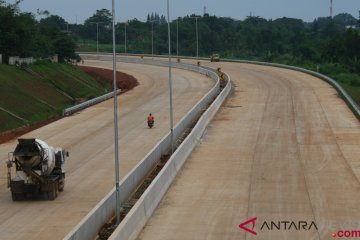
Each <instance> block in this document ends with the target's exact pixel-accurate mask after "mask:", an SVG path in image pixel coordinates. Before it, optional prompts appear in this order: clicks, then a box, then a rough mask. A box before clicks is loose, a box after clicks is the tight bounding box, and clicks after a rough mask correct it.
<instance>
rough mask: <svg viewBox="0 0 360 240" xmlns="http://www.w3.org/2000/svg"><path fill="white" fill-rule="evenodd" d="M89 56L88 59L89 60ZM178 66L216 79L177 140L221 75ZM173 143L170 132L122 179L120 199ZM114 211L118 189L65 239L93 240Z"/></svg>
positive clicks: (176, 130)
mask: <svg viewBox="0 0 360 240" xmlns="http://www.w3.org/2000/svg"><path fill="white" fill-rule="evenodd" d="M88 57H89V58H92V59H94V60H99V59H100V60H104V61H108V60H109V58H106V57H105V58H103V57H98V56H88ZM89 58H87V59H89ZM120 60H121V61H129V62H133V60H131V59H129V60H126V59H119V61H120ZM136 63H143V64H152V63H154V65H158V66H167V63H166V62H160V61H153V60H150V61H149V60H147V61H143V60H139V61H136ZM178 67H179V68H180V67H181V68H183V69H188V70H193V71H197V72H200V73H203V74H207V75H208V76H209V77H210V78H211V79H213V80H214V82H215V85H214V87H213V88H212V89H211V90H210V91H209V92H208V93H207V94H206V95H205V96H204V97H203V98H202V99H201V100H200V101H199V102H198V103H197V104H196V105H195V106H194V107H193V108H192V109H191V110H190V111H189V113H188V114H186V115H185V116H184V117H183V118H182V119H181V120H180V122H179V123H178V124H177V125H176V126H175V128H174V139H177V138H179V137H180V136H181V134H182V133H183V132H184V131H185V130H186V129H187V128H188V127H189V125H190V123H191V122H193V121H194V120H195V119H196V118H197V117H199V115H200V114H201V112H202V110H203V109H204V108H206V107H207V106H208V105H209V104H210V102H211V100H212V99H214V98H215V96H216V95H218V93H219V92H220V86H219V77H218V75H217V74H216V71H215V70H209V69H205V68H202V67H199V66H195V65H190V64H178ZM170 146H171V139H170V133H169V134H167V135H166V136H165V137H164V138H163V139H162V140H161V141H160V142H159V143H158V144H157V145H156V146H155V147H154V148H153V149H152V150H151V151H150V152H149V153H148V154H147V155H146V156H145V158H144V159H143V160H141V161H140V162H139V163H138V164H137V165H136V166H135V167H134V168H133V169H132V170H131V171H130V172H129V173H128V174H127V175H126V176H125V177H124V178H123V179H122V180H121V182H120V202H121V203H123V202H125V201H126V200H127V198H128V197H129V196H130V194H131V193H132V192H133V191H134V190H135V188H136V187H137V186H139V185H140V183H141V182H142V180H143V178H144V177H145V176H146V174H148V173H149V172H150V170H151V169H152V168H153V167H154V165H155V164H156V162H157V161H158V160H159V159H160V157H161V156H162V155H163V154H165V153H166V152H167V151H168V149H169V148H170ZM114 210H115V189H113V190H112V191H111V192H110V193H109V194H108V195H107V196H106V197H105V198H104V199H102V201H101V202H100V203H99V204H97V205H96V207H95V208H94V209H93V210H92V211H91V212H90V213H89V214H87V216H86V217H85V218H84V219H82V221H81V222H80V223H79V224H78V225H77V226H76V227H75V228H74V229H73V230H72V231H71V232H70V233H69V234H68V235H67V236H66V237H65V238H64V239H71V240H75V239H76V240H82V239H93V238H94V237H95V236H96V235H97V233H98V232H99V230H100V229H101V227H102V226H103V224H104V223H105V222H106V221H107V220H108V219H109V218H110V217H111V216H112V215H113V214H114Z"/></svg>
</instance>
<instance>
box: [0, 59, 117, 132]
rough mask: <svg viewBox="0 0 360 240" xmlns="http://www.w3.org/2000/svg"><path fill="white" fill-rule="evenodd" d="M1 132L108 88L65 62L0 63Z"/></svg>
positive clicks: (59, 111)
mask: <svg viewBox="0 0 360 240" xmlns="http://www.w3.org/2000/svg"><path fill="white" fill-rule="evenodd" d="M0 72H1V74H0V107H1V108H2V111H0V132H1V131H5V130H8V129H13V128H17V127H20V126H23V125H29V124H33V123H35V122H38V121H42V120H44V119H49V118H53V117H56V116H59V115H61V114H62V111H63V109H65V108H67V107H70V106H72V105H74V104H76V103H79V102H83V101H86V100H88V99H91V98H93V97H96V96H99V95H102V94H104V93H106V92H108V91H110V90H111V84H109V83H107V82H104V81H97V80H96V79H94V78H92V77H91V76H89V75H87V74H86V73H84V72H82V71H80V70H79V69H78V68H76V67H74V66H72V65H68V64H53V63H46V62H41V63H37V64H33V65H28V66H24V67H22V68H18V67H15V66H9V65H5V64H2V65H1V64H0Z"/></svg>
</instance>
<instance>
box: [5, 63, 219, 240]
mask: <svg viewBox="0 0 360 240" xmlns="http://www.w3.org/2000/svg"><path fill="white" fill-rule="evenodd" d="M86 65H89V66H97V67H104V68H111V67H112V63H111V62H95V61H87V62H86ZM118 68H119V70H121V71H124V72H126V73H128V74H131V75H133V76H134V77H135V78H137V79H138V81H139V82H140V85H139V86H137V87H136V88H135V89H133V90H132V91H129V92H127V93H125V94H123V95H120V97H119V99H118V100H119V108H120V111H119V128H120V133H119V134H120V158H121V159H120V161H121V164H120V168H121V177H122V176H124V175H125V174H126V173H127V172H128V171H129V170H130V169H131V168H132V167H133V166H134V165H136V164H137V163H138V162H139V161H140V160H141V159H142V158H143V157H144V156H145V155H146V154H147V153H148V152H149V151H150V150H151V149H152V148H153V147H154V146H155V144H156V143H157V142H158V141H159V140H160V139H161V138H162V137H163V136H164V135H165V134H166V133H167V132H168V131H169V117H168V116H169V114H168V112H169V111H168V109H169V97H168V96H169V94H168V71H167V69H166V68H161V67H152V66H143V65H136V64H123V63H119V64H118ZM173 83H174V93H173V99H174V123H177V122H178V121H179V120H180V119H181V117H183V116H184V115H185V114H186V113H187V112H188V111H189V110H190V109H191V108H192V107H193V106H194V105H195V103H196V102H197V101H199V100H200V99H201V98H202V97H203V96H204V95H205V94H206V93H207V91H209V90H210V88H211V87H212V86H213V82H212V81H211V80H210V79H209V78H206V77H204V76H201V75H199V74H196V73H192V72H188V71H184V70H177V69H174V70H173ZM149 112H152V113H153V114H154V116H155V121H156V125H155V128H153V129H151V130H150V129H148V128H147V126H146V116H147V114H149ZM24 137H29V138H30V137H36V138H40V139H42V140H44V141H46V142H47V143H49V145H51V146H55V147H56V146H61V147H64V148H65V149H67V150H68V151H69V152H70V157H69V158H68V160H67V162H66V170H67V173H66V174H67V179H66V184H65V190H64V192H62V193H60V194H59V196H58V198H57V199H55V200H54V201H25V202H13V201H12V200H11V194H10V190H9V189H7V185H6V184H7V183H6V171H7V170H6V164H5V161H6V160H7V153H8V152H10V151H13V150H14V148H15V146H16V141H10V142H8V143H5V144H1V145H0V166H1V167H0V239H6V240H10V239H37V240H38V239H62V238H63V237H64V236H66V234H67V233H68V232H69V231H70V230H71V229H72V228H73V227H74V226H75V225H76V224H78V223H79V222H80V220H81V219H82V218H83V217H84V216H85V215H86V214H87V213H88V212H89V211H90V210H91V209H92V208H93V207H94V206H95V205H96V204H97V203H98V202H99V201H100V200H101V199H102V198H103V197H104V196H105V195H106V194H107V193H108V192H109V191H110V190H111V189H112V187H113V186H114V181H115V180H114V179H115V177H114V175H115V174H114V157H113V156H114V145H113V142H114V141H113V139H114V136H113V100H112V99H111V100H109V101H106V102H103V103H101V104H98V105H96V106H93V107H91V108H88V109H86V110H84V111H81V112H80V113H77V114H74V115H73V116H70V117H66V118H63V119H61V120H59V121H57V122H54V123H52V124H50V125H48V126H45V127H43V128H40V129H38V130H36V131H33V132H31V133H28V134H26V135H25V136H24Z"/></svg>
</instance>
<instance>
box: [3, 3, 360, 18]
mask: <svg viewBox="0 0 360 240" xmlns="http://www.w3.org/2000/svg"><path fill="white" fill-rule="evenodd" d="M14 1H15V0H7V2H8V3H13V2H14ZM333 1H334V15H336V14H339V13H343V12H347V13H350V14H352V15H353V16H354V17H356V18H358V16H359V10H360V0H333ZM115 2H116V15H117V16H116V19H117V21H125V20H129V19H133V18H137V19H139V20H146V16H147V14H148V13H151V12H157V13H159V14H160V15H161V14H163V15H166V0H115ZM20 6H21V10H22V11H26V12H34V13H35V12H36V9H40V10H48V11H50V13H51V14H56V15H59V16H61V17H63V18H65V20H66V21H68V22H70V23H75V22H76V19H77V22H78V23H83V22H84V20H85V19H87V18H88V17H90V16H92V15H93V14H94V13H95V11H96V9H101V8H107V9H111V0H24V1H23V3H21V5H20ZM204 6H206V11H207V13H209V14H210V15H216V16H223V17H232V18H234V19H239V20H242V19H244V18H245V17H246V16H249V15H250V13H251V14H252V15H253V16H261V17H264V18H266V19H276V18H280V17H293V18H300V19H303V20H305V21H313V20H314V19H315V18H317V17H324V16H329V12H330V10H329V8H330V0H297V1H295V0H170V11H171V12H170V17H171V19H174V18H176V17H178V16H180V17H182V16H186V15H189V14H192V13H196V14H203V12H204Z"/></svg>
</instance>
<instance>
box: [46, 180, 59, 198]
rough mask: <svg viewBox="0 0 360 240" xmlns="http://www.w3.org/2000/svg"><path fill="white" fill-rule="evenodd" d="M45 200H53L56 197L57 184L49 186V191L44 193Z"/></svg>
mask: <svg viewBox="0 0 360 240" xmlns="http://www.w3.org/2000/svg"><path fill="white" fill-rule="evenodd" d="M45 193H46V194H45V195H46V196H45V197H46V199H47V200H54V199H55V198H56V197H57V195H58V184H57V182H54V183H52V184H51V187H50V190H49V191H46V192H45Z"/></svg>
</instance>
